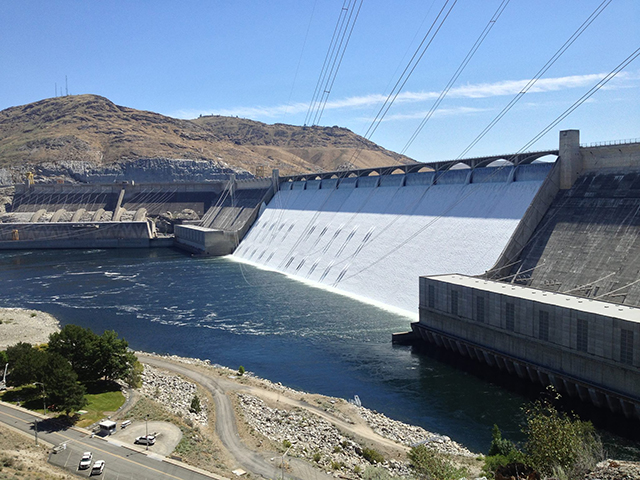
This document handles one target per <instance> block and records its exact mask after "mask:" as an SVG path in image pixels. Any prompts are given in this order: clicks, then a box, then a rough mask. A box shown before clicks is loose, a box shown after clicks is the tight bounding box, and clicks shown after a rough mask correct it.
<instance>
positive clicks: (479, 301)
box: [476, 297, 484, 323]
mask: <svg viewBox="0 0 640 480" xmlns="http://www.w3.org/2000/svg"><path fill="white" fill-rule="evenodd" d="M476 320H477V321H479V322H482V323H484V297H476Z"/></svg>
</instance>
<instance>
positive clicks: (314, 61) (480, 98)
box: [0, 0, 640, 162]
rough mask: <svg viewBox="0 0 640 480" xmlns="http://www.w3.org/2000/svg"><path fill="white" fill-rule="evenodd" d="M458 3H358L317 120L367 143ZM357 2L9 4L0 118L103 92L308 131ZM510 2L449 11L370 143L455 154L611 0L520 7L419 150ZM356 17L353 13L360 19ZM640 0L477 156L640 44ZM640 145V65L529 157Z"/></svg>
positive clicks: (602, 22) (517, 135)
mask: <svg viewBox="0 0 640 480" xmlns="http://www.w3.org/2000/svg"><path fill="white" fill-rule="evenodd" d="M445 1H446V0H362V4H361V7H360V9H359V14H358V17H357V20H356V22H355V25H354V27H353V32H352V35H351V37H350V40H349V43H348V45H347V48H346V50H345V53H344V56H343V58H342V62H341V64H340V68H339V70H338V73H337V75H336V77H335V82H334V84H333V86H332V88H331V89H330V93H329V94H328V100H327V104H326V107H325V109H324V111H323V115H322V117H321V118H320V121H319V125H325V126H333V125H338V126H340V127H346V128H348V129H350V130H352V131H353V132H355V133H357V134H359V135H364V134H365V133H366V132H367V130H368V129H369V127H370V126H371V125H372V122H373V120H374V119H375V117H376V114H377V112H378V111H379V110H380V108H381V106H382V102H384V100H385V99H386V98H387V96H388V94H389V92H390V91H391V90H392V88H393V86H394V85H395V84H396V82H397V81H398V79H399V78H400V76H401V73H402V72H403V70H404V69H405V67H406V66H407V65H408V64H409V61H410V59H411V58H412V55H413V54H414V52H415V51H416V49H417V48H418V46H419V44H420V42H421V41H422V39H423V38H424V37H425V35H426V34H427V32H428V30H429V27H430V26H431V25H432V23H433V22H434V20H435V18H436V15H437V13H438V11H440V9H441V8H442V7H443V5H444V4H445ZM354 2H355V4H356V5H360V0H291V1H286V0H269V1H265V0H236V1H220V0H200V1H194V0H181V1H179V2H178V1H165V0H138V1H135V2H132V1H120V0H110V1H108V2H97V1H87V0H66V1H57V0H47V1H31V0H3V1H2V2H0V43H1V48H0V85H1V86H2V88H0V110H1V109H5V108H8V107H11V106H16V105H23V104H27V103H31V102H35V101H38V100H42V99H44V98H49V97H53V96H55V95H61V94H65V93H66V92H67V90H68V93H69V94H72V95H75V94H85V93H91V94H97V95H102V96H104V97H107V98H108V99H110V100H111V101H113V102H114V103H116V104H118V105H123V106H127V107H131V108H136V109H140V110H149V111H154V112H158V113H161V114H164V115H169V116H172V117H177V118H187V119H188V118H196V117H198V116H199V115H211V114H216V115H233V116H239V117H244V118H249V119H252V120H258V121H261V122H265V123H269V124H271V123H288V124H294V125H303V124H304V122H305V117H306V114H307V111H308V109H309V105H310V103H311V100H312V98H313V94H314V89H315V88H316V84H317V83H318V79H319V76H320V73H321V70H322V66H323V62H324V60H325V56H326V54H327V50H328V49H329V45H330V42H331V38H332V35H333V32H334V29H335V26H336V22H337V21H338V18H339V15H340V13H341V10H342V8H343V7H345V6H346V7H349V6H350V4H353V3H354ZM502 2H503V0H457V1H455V0H449V3H448V4H447V9H448V8H449V7H451V6H452V5H453V8H452V9H451V12H450V14H449V15H448V17H447V18H446V20H445V21H444V23H443V24H442V26H441V28H440V29H439V30H438V33H437V35H435V37H433V40H432V41H431V43H430V45H429V48H428V49H427V50H426V52H425V53H424V55H423V56H422V58H421V59H420V62H419V63H417V65H416V66H415V69H414V70H413V72H412V74H411V76H410V77H409V78H408V80H407V81H406V83H405V84H404V86H403V88H402V90H401V91H400V93H399V95H398V96H397V98H396V100H395V102H394V103H393V105H391V107H390V108H389V110H388V112H387V114H386V116H385V117H384V119H383V121H382V122H381V123H380V125H379V126H378V127H377V129H376V130H375V132H374V133H373V135H371V137H370V139H371V140H372V141H374V142H376V143H378V144H379V145H381V146H383V147H385V148H387V149H389V150H393V151H396V152H401V151H403V150H405V149H406V154H407V155H408V156H410V157H411V158H413V159H415V160H417V161H422V162H428V161H438V160H449V159H454V158H458V157H459V155H461V154H462V152H464V151H465V149H466V148H467V147H468V146H469V145H470V144H471V143H472V142H473V140H474V139H475V138H476V137H477V136H478V134H480V132H482V130H483V129H484V128H485V127H486V126H487V125H488V124H489V123H490V122H491V121H492V120H493V119H494V117H496V115H498V114H499V113H500V111H501V110H502V109H503V108H504V107H505V106H506V105H507V104H508V103H509V102H510V101H511V100H512V99H513V98H514V96H515V95H517V94H518V92H520V91H521V89H522V88H523V87H524V86H525V85H526V84H527V82H528V81H529V80H530V79H531V78H532V77H534V76H535V75H536V74H537V73H538V71H539V70H540V69H541V68H542V67H543V66H544V65H545V63H547V61H548V60H549V59H551V58H552V56H553V55H554V54H555V53H556V51H557V50H558V49H559V48H560V47H561V46H562V45H563V44H564V43H565V42H566V41H567V40H568V39H569V38H570V37H571V35H572V34H573V33H574V32H575V31H576V30H577V29H578V28H579V27H580V26H581V25H582V24H583V22H584V21H585V20H586V19H587V18H588V17H589V15H591V13H592V12H593V11H594V10H596V8H597V7H598V6H599V5H600V4H601V3H602V0H510V1H509V2H508V4H507V5H506V7H505V8H504V11H503V12H502V14H501V15H500V16H499V18H498V19H497V21H495V22H494V23H493V24H492V25H493V27H492V28H491V30H490V32H489V34H488V35H487V36H486V38H485V40H484V42H483V43H482V45H481V46H480V48H479V49H478V50H477V52H476V54H475V55H474V56H473V57H472V58H471V60H470V61H469V63H468V65H467V66H466V68H465V70H464V71H463V72H462V73H461V74H460V76H459V78H458V79H457V81H456V82H455V83H454V84H453V86H452V87H451V90H450V91H449V93H448V95H447V96H446V97H445V98H444V100H443V101H442V102H441V104H440V106H439V108H438V109H437V110H436V111H435V113H434V114H433V116H432V117H431V118H430V120H429V121H428V122H427V124H426V125H425V127H424V128H423V130H422V131H421V132H420V134H419V135H418V136H417V137H416V139H415V140H414V141H413V142H412V143H411V144H410V145H407V143H408V141H409V139H410V138H411V136H412V134H413V133H414V132H415V130H416V129H417V128H418V126H419V124H420V122H421V121H422V120H423V118H424V117H425V115H426V114H427V112H428V111H429V110H430V109H431V108H432V105H433V103H434V101H435V100H436V99H437V97H438V95H439V94H440V92H441V91H442V90H443V89H444V88H445V86H446V85H447V83H448V82H449V81H450V79H451V78H452V76H453V75H454V73H455V72H456V69H458V67H459V66H460V64H461V63H462V61H463V59H464V58H465V56H466V55H467V53H468V52H469V51H470V49H471V48H472V46H473V45H474V43H475V42H476V40H477V39H478V37H479V36H480V34H481V32H482V31H483V30H484V29H485V27H487V25H489V22H490V20H491V18H492V17H493V16H494V14H495V12H496V11H497V10H498V7H499V6H500V5H501V4H502ZM354 11H355V10H354ZM639 24H640V2H639V1H638V0H613V1H612V2H611V3H610V4H609V5H608V6H607V7H606V8H605V9H604V11H603V12H602V13H601V14H600V15H599V16H598V18H597V19H596V20H595V21H594V22H593V23H592V24H591V25H590V26H589V27H588V28H587V29H586V30H585V32H584V33H583V34H582V35H581V36H580V37H579V38H578V39H577V40H576V41H575V42H574V43H573V44H572V45H571V47H569V49H567V51H566V52H565V53H564V54H563V55H562V56H561V57H560V58H559V59H558V60H557V62H556V63H555V64H554V65H553V66H552V67H551V68H550V69H549V70H548V71H547V72H546V73H545V74H544V76H543V77H542V78H541V79H540V80H539V81H538V82H537V83H536V84H535V85H534V87H533V88H532V89H531V90H529V91H528V92H527V93H526V94H525V95H523V96H522V97H521V99H520V100H519V102H518V103H517V104H516V105H515V106H514V107H513V108H512V109H511V110H510V111H509V112H508V113H507V114H506V115H505V116H504V118H502V120H501V121H500V122H499V123H497V124H496V126H495V127H493V129H492V130H491V131H490V132H488V133H487V134H486V135H485V136H484V137H483V138H482V139H481V140H480V141H479V142H478V143H477V144H476V145H475V146H474V147H473V148H471V149H470V150H469V151H468V152H467V153H466V154H465V157H476V156H482V155H497V154H503V153H504V154H507V153H513V152H516V151H519V150H520V149H521V148H522V147H523V146H524V145H526V144H527V143H528V142H529V141H530V140H531V139H532V138H534V137H535V136H536V135H537V134H538V133H539V132H541V131H542V130H543V129H544V128H545V127H547V126H548V125H550V124H551V122H553V121H554V120H555V119H556V118H557V117H558V116H559V115H561V114H562V113H563V112H564V111H565V110H566V109H567V108H569V107H570V106H571V105H572V104H573V103H574V102H576V101H577V100H578V99H579V98H580V97H581V96H582V95H584V94H585V93H586V92H587V91H589V89H591V88H592V87H593V86H594V85H596V84H597V82H598V81H599V80H601V79H602V78H603V77H604V76H606V75H607V74H608V73H609V72H611V71H612V70H614V68H615V67H616V66H618V65H619V64H620V63H621V62H622V61H623V60H624V59H625V58H627V57H628V56H629V55H630V54H632V53H633V52H634V51H635V50H636V49H638V48H639V47H640V28H638V25H639ZM563 129H579V130H580V132H581V143H593V142H606V141H614V140H625V139H633V138H637V137H640V58H638V59H636V60H635V61H634V62H632V63H631V64H629V66H628V67H626V69H625V70H624V71H622V72H621V73H620V74H619V75H618V76H616V78H614V79H613V80H611V81H610V82H609V83H608V84H607V85H606V86H605V87H603V88H602V89H600V90H599V91H597V92H596V93H595V94H594V95H593V96H592V97H591V98H590V99H589V100H587V101H586V102H585V103H584V104H582V105H581V106H580V107H579V108H578V109H577V110H576V111H575V112H574V113H572V114H571V115H570V116H569V117H567V118H566V119H565V120H563V121H562V122H560V123H559V124H558V125H557V127H554V128H553V129H552V130H551V131H550V132H549V133H548V134H547V135H545V136H544V137H542V138H541V139H540V140H539V141H538V142H537V143H535V144H534V145H532V146H531V147H530V148H529V149H528V150H544V149H554V148H557V145H558V132H559V131H560V130H563Z"/></svg>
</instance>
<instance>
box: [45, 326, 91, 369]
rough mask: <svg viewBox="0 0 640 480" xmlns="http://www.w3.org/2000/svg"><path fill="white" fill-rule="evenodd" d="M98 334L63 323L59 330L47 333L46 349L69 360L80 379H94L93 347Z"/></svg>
mask: <svg viewBox="0 0 640 480" xmlns="http://www.w3.org/2000/svg"><path fill="white" fill-rule="evenodd" d="M97 339H98V335H96V334H95V333H93V332H92V331H91V330H90V329H88V328H82V327H80V326H78V325H65V326H64V327H63V328H62V330H60V332H57V333H52V334H51V335H49V346H48V350H49V351H50V352H53V353H57V354H59V355H62V356H63V357H64V358H66V359H67V360H69V362H70V363H71V366H72V367H73V370H74V371H75V372H76V373H77V374H78V378H79V379H80V381H91V380H96V379H97V378H99V377H96V375H95V372H94V349H95V345H96V343H97Z"/></svg>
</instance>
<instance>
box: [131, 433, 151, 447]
mask: <svg viewBox="0 0 640 480" xmlns="http://www.w3.org/2000/svg"><path fill="white" fill-rule="evenodd" d="M134 443H139V444H141V445H153V444H154V443H156V437H155V436H154V435H149V436H144V435H143V436H142V437H137V438H136V440H135V442H134Z"/></svg>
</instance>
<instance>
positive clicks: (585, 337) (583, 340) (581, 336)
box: [576, 318, 589, 352]
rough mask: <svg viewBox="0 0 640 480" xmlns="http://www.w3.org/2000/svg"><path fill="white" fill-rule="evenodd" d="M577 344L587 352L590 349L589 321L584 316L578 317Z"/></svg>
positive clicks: (579, 348)
mask: <svg viewBox="0 0 640 480" xmlns="http://www.w3.org/2000/svg"><path fill="white" fill-rule="evenodd" d="M576 346H577V348H578V350H580V351H581V352H586V351H587V350H588V349H589V323H587V321H586V320H584V319H583V318H579V319H578V330H577V333H576Z"/></svg>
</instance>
